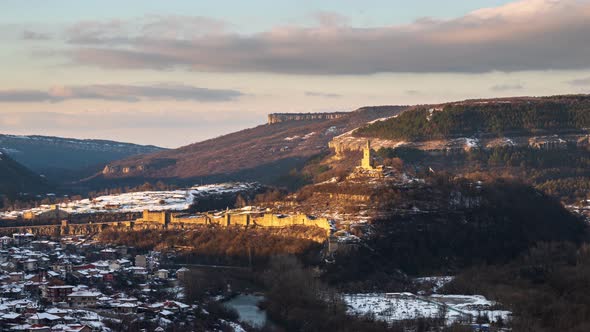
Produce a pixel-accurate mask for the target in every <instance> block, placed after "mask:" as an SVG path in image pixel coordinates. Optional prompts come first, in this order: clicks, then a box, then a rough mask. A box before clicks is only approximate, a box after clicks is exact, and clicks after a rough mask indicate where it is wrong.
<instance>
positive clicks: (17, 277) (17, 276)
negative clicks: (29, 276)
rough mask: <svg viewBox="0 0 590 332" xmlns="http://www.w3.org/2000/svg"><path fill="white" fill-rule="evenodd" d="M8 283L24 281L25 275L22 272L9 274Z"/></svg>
mask: <svg viewBox="0 0 590 332" xmlns="http://www.w3.org/2000/svg"><path fill="white" fill-rule="evenodd" d="M8 276H9V277H10V282H13V283H16V282H21V281H24V280H25V273H24V272H11V273H10V274H9V275H8Z"/></svg>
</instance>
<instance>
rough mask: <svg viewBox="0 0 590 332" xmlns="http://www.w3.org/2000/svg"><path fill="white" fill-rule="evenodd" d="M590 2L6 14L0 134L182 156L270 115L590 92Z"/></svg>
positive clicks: (10, 10)
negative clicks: (147, 147) (182, 150)
mask: <svg viewBox="0 0 590 332" xmlns="http://www.w3.org/2000/svg"><path fill="white" fill-rule="evenodd" d="M589 21H590V0H519V1H506V0H504V1H502V0H469V1H465V0H445V1H440V0H413V1H407V0H406V1H398V0H363V1H359V0H315V1H311V0H292V1H283V0H249V1H241V0H235V1H228V0H217V1H192V0H186V1H174V0H167V1H161V0H153V1H152V0H141V1H136V0H127V1H120V0H119V1H112V0H101V1H91V0H88V1H75V0H52V1H46V0H36V1H33V0H3V1H2V2H0V41H1V43H0V66H1V67H0V68H2V75H0V133H6V134H19V135H21V134H22V135H25V134H38V135H53V136H62V137H75V138H101V139H112V140H120V141H126V142H133V143H140V144H154V145H159V146H164V147H171V148H173V147H179V146H183V145H187V144H190V143H194V142H197V141H202V140H205V139H209V138H213V137H216V136H220V135H223V134H226V133H229V132H233V131H237V130H240V129H245V128H248V127H253V126H256V125H261V124H264V123H265V121H266V115H267V114H268V113H273V112H328V111H349V110H354V109H356V108H359V107H362V106H368V105H409V104H426V103H438V102H446V101H455V100H463V99H469V98H488V97H500V96H522V95H537V96H538V95H555V94H571V93H588V92H589V90H590V47H589V46H588V45H590V24H587V22H589Z"/></svg>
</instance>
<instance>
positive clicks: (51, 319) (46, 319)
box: [27, 312, 63, 326]
mask: <svg viewBox="0 0 590 332" xmlns="http://www.w3.org/2000/svg"><path fill="white" fill-rule="evenodd" d="M59 322H63V318H62V317H60V316H56V315H52V314H49V313H46V312H40V313H36V314H33V315H31V316H29V318H27V323H29V324H31V325H49V326H52V325H55V324H57V323H59Z"/></svg>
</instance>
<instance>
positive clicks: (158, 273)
mask: <svg viewBox="0 0 590 332" xmlns="http://www.w3.org/2000/svg"><path fill="white" fill-rule="evenodd" d="M168 274H169V272H168V270H164V269H161V270H158V271H156V273H154V277H156V278H158V279H168Z"/></svg>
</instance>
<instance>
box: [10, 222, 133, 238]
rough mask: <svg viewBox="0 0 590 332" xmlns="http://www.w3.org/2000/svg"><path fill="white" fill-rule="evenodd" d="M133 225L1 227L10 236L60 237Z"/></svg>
mask: <svg viewBox="0 0 590 332" xmlns="http://www.w3.org/2000/svg"><path fill="white" fill-rule="evenodd" d="M132 226H133V222H132V221H120V222H109V223H93V224H70V223H67V222H62V223H61V224H58V225H40V226H19V227H0V234H2V235H8V236H10V235H12V234H14V233H31V234H33V235H36V236H45V237H59V236H68V235H89V234H93V233H100V232H102V231H104V230H105V229H107V228H112V227H115V228H124V229H128V228H131V227H132Z"/></svg>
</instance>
